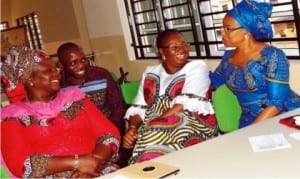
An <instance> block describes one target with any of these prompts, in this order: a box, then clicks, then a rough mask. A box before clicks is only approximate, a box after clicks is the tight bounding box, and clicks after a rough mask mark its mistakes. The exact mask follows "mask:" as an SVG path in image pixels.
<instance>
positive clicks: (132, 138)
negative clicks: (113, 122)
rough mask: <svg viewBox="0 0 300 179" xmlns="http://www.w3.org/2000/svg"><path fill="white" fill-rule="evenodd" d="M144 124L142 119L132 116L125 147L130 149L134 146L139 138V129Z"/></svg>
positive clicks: (125, 138) (124, 140)
mask: <svg viewBox="0 0 300 179" xmlns="http://www.w3.org/2000/svg"><path fill="white" fill-rule="evenodd" d="M141 124H142V119H141V117H140V116H139V115H134V116H130V118H129V124H128V129H127V132H126V134H125V135H124V137H123V147H124V148H127V149H130V148H132V147H133V146H134V144H135V142H136V140H137V138H138V128H139V127H140V126H141Z"/></svg>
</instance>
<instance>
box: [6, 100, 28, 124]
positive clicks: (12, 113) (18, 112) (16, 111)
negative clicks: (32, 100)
mask: <svg viewBox="0 0 300 179" xmlns="http://www.w3.org/2000/svg"><path fill="white" fill-rule="evenodd" d="M23 103H24V102H22V101H20V102H16V103H12V104H9V105H6V106H4V107H3V108H2V109H1V120H3V119H6V118H12V117H16V116H23V115H24V114H26V109H25V108H24V107H23V106H22V104H23Z"/></svg>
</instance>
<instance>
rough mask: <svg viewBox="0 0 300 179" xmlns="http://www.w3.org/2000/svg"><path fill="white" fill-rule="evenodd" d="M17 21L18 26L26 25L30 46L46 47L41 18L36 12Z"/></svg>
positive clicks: (40, 48) (35, 47)
mask: <svg viewBox="0 0 300 179" xmlns="http://www.w3.org/2000/svg"><path fill="white" fill-rule="evenodd" d="M16 22H17V26H23V25H24V26H26V30H27V36H28V41H29V44H30V48H32V49H37V50H42V49H44V44H43V40H42V35H41V30H40V25H39V20H38V16H37V14H36V13H35V12H32V13H29V14H27V15H25V16H23V17H19V18H17V19H16Z"/></svg>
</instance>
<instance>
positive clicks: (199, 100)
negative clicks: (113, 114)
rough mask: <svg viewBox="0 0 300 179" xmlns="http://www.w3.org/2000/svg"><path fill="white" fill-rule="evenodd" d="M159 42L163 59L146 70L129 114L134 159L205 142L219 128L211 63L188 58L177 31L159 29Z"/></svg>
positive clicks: (125, 140) (128, 136) (127, 142)
mask: <svg viewBox="0 0 300 179" xmlns="http://www.w3.org/2000/svg"><path fill="white" fill-rule="evenodd" d="M156 44H157V48H158V50H159V53H160V55H161V57H162V64H159V65H155V66H151V67H148V68H147V69H146V70H145V71H144V73H143V78H142V80H141V85H140V88H139V91H138V94H137V97H136V98H135V101H134V105H133V106H131V107H130V108H129V109H128V110H127V112H126V115H125V118H126V119H129V125H128V130H127V133H126V134H125V136H124V138H123V143H124V145H123V146H124V147H125V148H128V149H129V148H132V147H134V149H133V155H132V159H131V160H130V163H131V164H133V163H136V162H142V161H144V160H149V159H152V158H155V157H159V156H161V155H164V154H167V153H170V152H173V151H176V150H180V149H182V148H185V147H188V146H190V145H193V144H196V143H199V142H202V141H205V140H207V139H209V138H212V137H214V136H215V134H216V133H217V131H218V130H217V125H216V120H215V118H214V117H211V114H214V110H213V107H212V104H211V102H210V101H209V100H208V99H207V98H206V93H207V91H208V90H209V86H210V80H209V76H208V69H207V66H206V64H205V63H204V62H203V61H201V60H194V61H189V60H188V56H189V46H188V44H187V43H186V41H185V40H184V38H183V37H182V36H181V34H180V33H178V32H177V31H175V30H166V31H163V32H162V33H160V34H159V35H158V37H157V42H156ZM210 117H211V118H210ZM140 126H142V127H141V131H140V132H138V129H139V128H140ZM134 145H135V146H134Z"/></svg>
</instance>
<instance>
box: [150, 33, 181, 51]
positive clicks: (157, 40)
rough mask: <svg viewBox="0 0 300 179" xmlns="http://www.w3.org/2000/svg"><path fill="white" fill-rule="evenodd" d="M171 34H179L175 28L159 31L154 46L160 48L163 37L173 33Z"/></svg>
mask: <svg viewBox="0 0 300 179" xmlns="http://www.w3.org/2000/svg"><path fill="white" fill-rule="evenodd" d="M173 34H178V35H181V34H180V33H179V32H178V31H177V30H175V29H167V30H164V31H162V32H160V33H159V34H158V36H157V38H156V47H157V48H160V47H161V46H162V44H163V43H164V41H165V39H166V38H167V37H169V36H170V35H173Z"/></svg>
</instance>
